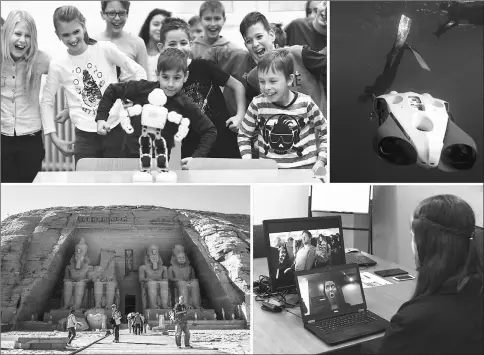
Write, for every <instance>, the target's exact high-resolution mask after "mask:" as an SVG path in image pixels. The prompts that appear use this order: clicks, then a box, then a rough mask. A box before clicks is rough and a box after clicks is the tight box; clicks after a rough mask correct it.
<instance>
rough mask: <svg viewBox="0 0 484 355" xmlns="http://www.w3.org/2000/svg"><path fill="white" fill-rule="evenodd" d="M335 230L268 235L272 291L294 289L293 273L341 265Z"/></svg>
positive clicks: (340, 253)
mask: <svg viewBox="0 0 484 355" xmlns="http://www.w3.org/2000/svg"><path fill="white" fill-rule="evenodd" d="M341 239H342V238H341V234H340V230H339V228H326V229H315V230H299V231H288V232H278V233H269V240H270V246H271V248H270V253H269V260H270V261H269V262H270V263H271V265H272V270H273V272H275V275H272V276H273V280H275V282H276V287H285V286H291V285H294V272H295V271H302V270H311V269H313V268H320V267H325V266H328V265H339V264H344V263H345V258H344V250H343V243H342V242H341Z"/></svg>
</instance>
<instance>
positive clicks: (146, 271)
mask: <svg viewBox="0 0 484 355" xmlns="http://www.w3.org/2000/svg"><path fill="white" fill-rule="evenodd" d="M139 282H140V283H141V300H142V303H143V309H160V308H170V307H171V304H170V297H169V291H168V280H167V268H166V266H164V265H163V260H162V259H161V255H160V251H159V249H158V246H156V245H155V244H152V245H150V246H149V247H148V248H146V253H145V263H144V264H143V265H141V266H140V267H139Z"/></svg>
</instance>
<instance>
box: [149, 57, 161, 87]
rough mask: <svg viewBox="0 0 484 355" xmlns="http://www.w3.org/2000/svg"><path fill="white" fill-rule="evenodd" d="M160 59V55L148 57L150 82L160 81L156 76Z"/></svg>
mask: <svg viewBox="0 0 484 355" xmlns="http://www.w3.org/2000/svg"><path fill="white" fill-rule="evenodd" d="M159 57H160V53H158V54H156V55H148V73H146V74H148V80H149V81H158V77H157V76H156V67H157V65H158V58H159Z"/></svg>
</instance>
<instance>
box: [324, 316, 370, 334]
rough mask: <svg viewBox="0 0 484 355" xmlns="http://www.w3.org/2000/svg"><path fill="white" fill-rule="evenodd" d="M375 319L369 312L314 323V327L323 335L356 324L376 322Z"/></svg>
mask: <svg viewBox="0 0 484 355" xmlns="http://www.w3.org/2000/svg"><path fill="white" fill-rule="evenodd" d="M376 320H377V319H376V317H375V316H374V315H373V314H372V313H371V312H370V311H363V312H358V313H352V314H345V315H342V316H338V317H334V318H331V319H328V320H324V321H322V322H319V323H316V324H315V327H316V328H318V329H319V330H321V331H322V332H324V333H331V332H334V331H336V330H340V329H343V328H349V327H352V326H355V325H358V324H365V323H370V322H373V321H376Z"/></svg>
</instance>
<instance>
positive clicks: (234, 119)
mask: <svg viewBox="0 0 484 355" xmlns="http://www.w3.org/2000/svg"><path fill="white" fill-rule="evenodd" d="M160 48H161V49H162V48H178V49H180V50H182V51H184V52H185V54H186V55H187V56H188V57H190V28H189V27H188V24H187V23H186V22H185V21H183V20H181V19H178V18H167V19H166V20H165V21H164V22H163V28H162V30H161V43H160ZM188 73H189V74H188V79H187V81H186V82H185V83H184V84H183V90H182V92H183V93H185V94H186V95H187V96H188V97H190V98H191V99H192V100H193V102H195V104H196V105H197V106H198V108H199V109H200V110H201V111H202V112H203V113H205V115H207V117H208V118H210V120H211V121H212V123H213V124H214V125H215V127H216V128H217V140H216V141H215V144H214V145H213V146H212V149H211V151H210V153H209V155H208V157H210V158H240V151H239V147H238V145H237V131H238V126H239V125H240V123H241V122H242V119H243V118H244V114H245V109H246V102H245V89H244V86H243V85H242V83H240V82H239V81H238V80H236V79H234V78H233V77H231V76H230V75H229V74H227V73H225V72H224V71H223V70H221V69H220V68H219V67H217V66H216V65H214V64H213V63H211V62H209V61H207V60H203V59H193V60H192V59H188ZM221 86H222V87H226V88H228V89H230V90H232V91H233V92H234V93H235V97H236V108H237V113H236V114H235V115H233V116H231V115H230V114H229V111H228V109H227V106H226V104H225V101H224V98H223V95H222V91H221V90H220V87H221ZM199 140H200V137H199V136H198V135H197V134H196V133H195V132H193V131H189V132H188V135H187V136H186V137H185V139H184V140H183V141H182V147H181V153H182V157H183V158H184V157H189V156H192V154H193V152H194V151H195V150H196V148H197V146H198V144H199Z"/></svg>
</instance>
